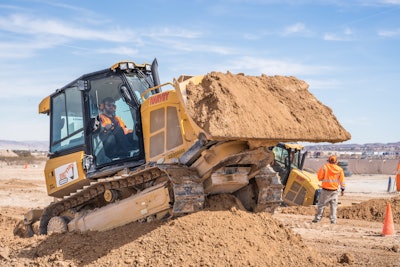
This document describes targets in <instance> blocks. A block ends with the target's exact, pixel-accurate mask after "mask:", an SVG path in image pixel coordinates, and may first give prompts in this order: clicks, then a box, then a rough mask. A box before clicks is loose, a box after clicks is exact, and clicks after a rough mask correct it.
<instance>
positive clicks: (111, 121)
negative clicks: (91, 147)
mask: <svg viewBox="0 0 400 267" xmlns="http://www.w3.org/2000/svg"><path fill="white" fill-rule="evenodd" d="M100 120H101V126H103V130H102V131H103V132H104V133H106V132H107V129H105V128H104V127H106V126H107V125H109V124H111V125H112V126H111V128H110V130H114V125H116V124H118V125H119V126H120V127H121V128H122V130H123V131H124V134H128V133H129V132H130V130H129V129H128V128H126V125H125V123H124V121H123V120H122V119H121V118H120V117H119V116H114V117H113V118H110V117H108V116H107V115H105V114H100Z"/></svg>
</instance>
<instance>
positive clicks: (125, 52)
mask: <svg viewBox="0 0 400 267" xmlns="http://www.w3.org/2000/svg"><path fill="white" fill-rule="evenodd" d="M91 52H93V53H95V54H107V55H111V54H114V55H122V56H128V57H133V56H135V55H137V54H138V52H139V51H138V50H137V49H132V48H129V47H125V46H120V47H112V48H108V49H105V48H104V49H102V48H100V49H94V50H91Z"/></svg>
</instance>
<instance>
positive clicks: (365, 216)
mask: <svg viewBox="0 0 400 267" xmlns="http://www.w3.org/2000/svg"><path fill="white" fill-rule="evenodd" d="M387 203H390V206H391V210H392V215H393V222H394V223H400V197H393V198H389V199H371V200H368V201H364V202H361V203H358V204H355V205H352V206H345V207H339V208H338V211H337V217H338V218H342V219H351V220H364V221H370V222H383V220H384V219H385V212H386V207H387ZM315 211H316V208H315V207H314V206H291V207H282V208H280V209H279V212H280V213H284V214H301V215H310V216H314V215H315ZM324 215H325V216H328V215H329V208H326V209H325V214H324Z"/></svg>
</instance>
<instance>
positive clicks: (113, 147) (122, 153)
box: [99, 97, 133, 159]
mask: <svg viewBox="0 0 400 267" xmlns="http://www.w3.org/2000/svg"><path fill="white" fill-rule="evenodd" d="M116 108H117V106H116V105H115V101H114V99H113V98H111V97H106V98H105V99H103V101H102V102H101V104H100V110H101V111H102V113H101V114H100V115H99V117H100V133H99V136H100V139H101V140H102V142H103V146H104V152H105V154H106V155H107V157H109V158H110V159H113V158H118V157H126V156H127V153H128V150H130V149H132V147H133V135H132V132H133V130H131V129H128V128H127V127H126V125H125V123H124V121H123V120H122V119H121V118H120V117H119V116H117V115H116V113H115V112H116Z"/></svg>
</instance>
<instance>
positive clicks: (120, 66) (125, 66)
mask: <svg viewBox="0 0 400 267" xmlns="http://www.w3.org/2000/svg"><path fill="white" fill-rule="evenodd" d="M119 68H120V70H126V69H128V63H127V62H123V63H119Z"/></svg>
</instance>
